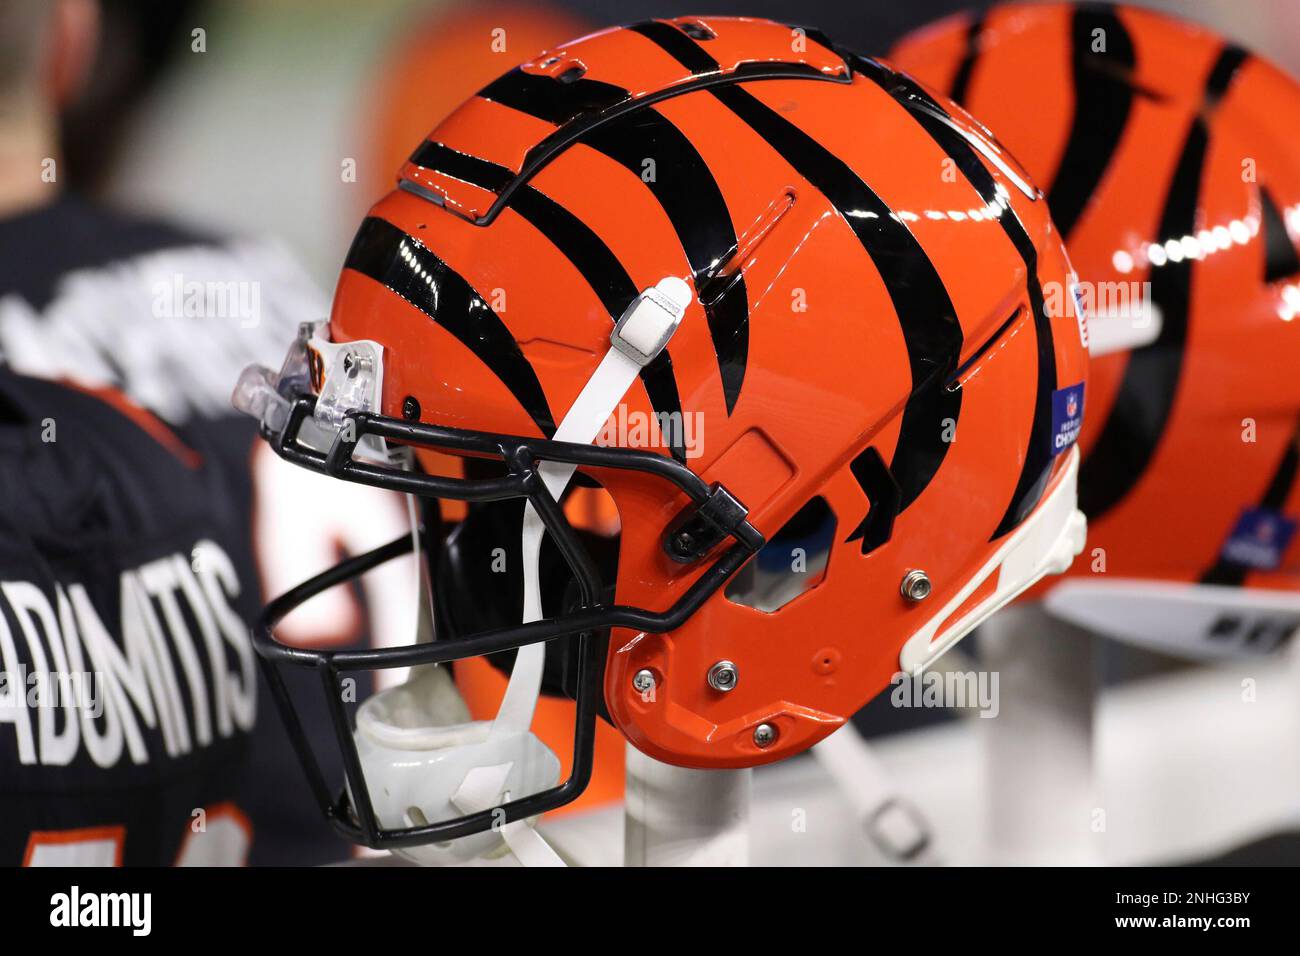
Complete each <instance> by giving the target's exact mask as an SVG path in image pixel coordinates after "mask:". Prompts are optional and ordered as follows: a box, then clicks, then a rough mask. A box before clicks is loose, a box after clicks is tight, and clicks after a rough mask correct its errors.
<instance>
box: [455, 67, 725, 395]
mask: <svg viewBox="0 0 1300 956" xmlns="http://www.w3.org/2000/svg"><path fill="white" fill-rule="evenodd" d="M515 73H519V77H515ZM511 77H515V78H514V79H510V78H511ZM523 78H526V79H523ZM504 80H510V82H509V83H503V82H502V81H504ZM502 81H497V82H496V83H493V84H490V85H489V86H487V87H485V88H484V89H483V91H482V92H480V94H479V95H480V96H482V97H483V98H484V99H489V100H492V101H493V102H496V103H500V104H502V105H503V106H508V107H510V108H511V109H514V110H518V111H519V112H521V113H527V114H529V115H530V116H533V117H536V118H537V119H541V120H545V121H546V122H548V123H554V124H556V125H563V124H564V123H568V122H570V121H572V120H574V119H576V118H579V117H581V116H583V115H584V114H588V113H591V112H593V111H596V110H600V109H608V108H609V107H611V106H614V105H617V104H618V103H621V102H624V101H625V100H629V99H631V94H630V93H628V91H627V90H624V89H622V88H620V87H617V86H613V85H611V84H608V83H599V82H598V81H596V80H585V79H582V80H577V81H575V82H572V83H562V82H561V81H559V80H557V79H552V78H550V77H536V76H532V75H530V74H527V73H522V72H521V71H515V72H512V73H508V74H506V76H505V77H503V78H502ZM588 83H591V84H597V87H598V89H597V88H592V89H586V88H584V84H588ZM539 88H540V89H544V90H545V91H546V92H545V93H544V94H541V95H539V94H538V89H539ZM575 88H576V89H575ZM597 94H598V95H597ZM577 141H578V142H581V143H583V144H584V145H586V146H590V147H591V148H592V149H595V150H597V151H598V152H600V153H603V154H604V155H605V156H607V157H608V158H610V159H612V160H614V161H615V162H617V163H618V164H620V165H621V166H623V167H624V168H626V169H627V170H628V172H630V173H631V174H632V175H634V176H635V177H636V178H637V179H638V180H639V181H640V182H641V183H643V184H644V185H645V186H646V188H647V189H649V190H650V193H651V195H652V196H653V197H654V199H655V201H656V202H658V203H659V205H660V207H661V208H662V209H663V211H664V214H665V215H666V216H667V217H668V221H669V222H670V223H671V224H672V227H673V231H674V232H675V233H676V234H677V240H678V242H680V243H681V245H682V250H683V252H684V253H685V254H686V261H687V263H688V264H689V265H690V269H691V272H692V273H693V275H694V278H695V287H696V288H697V289H699V288H700V287H701V286H703V285H704V283H705V282H706V281H707V280H708V279H710V278H712V276H713V274H714V273H715V272H716V270H717V269H718V267H719V266H721V265H722V264H723V263H724V262H726V261H727V259H728V258H729V257H730V256H731V255H732V253H733V252H734V251H735V249H736V247H737V245H738V242H737V240H736V227H735V225H734V224H733V223H732V221H731V212H730V210H729V209H728V208H727V203H726V200H725V199H724V198H723V196H722V190H721V189H719V188H718V183H717V180H715V179H714V178H713V173H712V171H711V170H710V169H709V166H708V164H707V163H706V162H705V161H704V159H703V158H702V157H701V156H700V154H699V152H698V151H697V150H696V149H695V147H694V145H693V144H692V143H691V141H690V140H689V139H688V138H687V137H686V136H685V135H684V134H683V133H682V132H681V130H679V129H678V128H677V127H676V126H675V125H673V124H672V123H671V122H669V120H668V119H667V118H665V117H664V115H663V114H662V113H660V112H659V111H658V110H655V109H653V108H651V107H650V106H644V107H642V108H640V109H636V110H633V111H631V112H628V113H624V114H622V115H620V116H617V117H615V118H613V119H611V120H610V121H609V122H605V123H600V124H597V125H594V126H593V127H592V128H591V129H589V130H587V131H586V132H584V133H582V134H581V136H579V138H578V140H577ZM647 159H653V160H654V161H655V163H656V167H657V168H656V174H655V175H654V176H652V177H651V178H650V179H649V180H647V179H646V178H645V176H644V175H643V173H644V172H645V169H644V165H643V164H644V163H645V161H646V160H647ZM661 170H662V171H663V175H660V174H659V172H660V171H661ZM502 188H504V186H503V187H502ZM502 188H498V189H496V190H494V191H496V192H498V193H500V192H501V191H502ZM702 304H703V305H704V314H705V317H706V318H707V320H708V324H709V335H710V337H711V338H712V340H713V350H714V354H715V355H716V356H717V360H718V373H719V375H720V377H721V379H722V394H723V398H724V399H725V401H726V406H727V414H728V415H730V414H731V412H732V411H733V410H734V409H735V407H736V401H737V400H738V399H739V397H740V389H741V386H742V385H743V384H744V379H745V367H746V364H747V362H748V352H749V307H748V295H747V293H746V289H745V281H744V277H743V276H738V277H737V281H736V282H735V284H734V285H732V286H731V287H729V288H728V290H727V294H726V295H724V296H722V297H720V298H719V299H718V300H717V301H715V302H711V303H702Z"/></svg>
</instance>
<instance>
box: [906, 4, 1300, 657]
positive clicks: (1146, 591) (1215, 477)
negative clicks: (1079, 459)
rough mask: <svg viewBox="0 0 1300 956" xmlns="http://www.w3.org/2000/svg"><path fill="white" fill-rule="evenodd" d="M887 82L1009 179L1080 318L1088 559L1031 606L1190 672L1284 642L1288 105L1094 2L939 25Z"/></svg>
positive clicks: (1013, 8) (1016, 8)
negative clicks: (921, 94)
mask: <svg viewBox="0 0 1300 956" xmlns="http://www.w3.org/2000/svg"><path fill="white" fill-rule="evenodd" d="M891 62H893V63H896V64H897V65H899V66H900V67H901V68H903V69H906V70H908V71H909V72H911V73H913V74H914V75H916V76H917V77H918V78H920V79H921V80H923V81H925V82H926V83H927V84H930V86H931V87H932V88H934V89H937V90H942V91H945V92H948V93H950V94H951V95H952V96H953V98H954V99H956V100H958V101H960V102H961V103H962V104H963V105H964V106H965V107H967V108H968V109H969V110H970V111H971V112H972V113H974V114H975V115H977V116H978V117H979V118H980V120H981V121H982V122H984V123H986V124H988V126H989V127H990V128H991V129H992V130H993V131H994V132H995V133H996V134H997V135H998V136H999V137H1000V138H1001V139H1002V141H1003V142H1005V143H1006V144H1007V146H1008V148H1010V149H1011V150H1013V151H1014V153H1015V155H1016V156H1017V158H1018V159H1020V160H1021V161H1022V162H1023V163H1024V164H1025V165H1026V167H1027V168H1028V169H1029V170H1030V172H1031V173H1032V174H1033V176H1034V177H1035V179H1036V180H1037V181H1038V182H1039V184H1040V185H1042V187H1043V188H1044V189H1045V190H1046V193H1047V200H1048V203H1049V204H1050V206H1051V210H1052V216H1053V218H1054V219H1055V221H1056V224H1057V225H1058V226H1059V227H1060V229H1061V232H1062V234H1063V235H1064V236H1065V239H1066V241H1067V243H1068V245H1069V249H1070V255H1071V258H1072V261H1073V263H1074V265H1075V267H1076V268H1077V269H1078V271H1079V275H1080V277H1081V279H1082V280H1083V281H1082V283H1081V290H1082V292H1083V294H1084V297H1085V299H1086V300H1088V301H1086V303H1085V304H1087V305H1090V306H1091V310H1092V311H1091V314H1090V316H1089V329H1090V334H1091V339H1092V347H1093V358H1094V361H1093V365H1092V372H1091V380H1090V382H1089V386H1088V390H1089V395H1088V417H1087V421H1086V423H1085V425H1084V429H1083V435H1082V437H1081V439H1080V446H1079V447H1080V451H1081V453H1082V455H1083V463H1082V466H1081V470H1080V476H1079V502H1080V505H1081V507H1082V508H1083V510H1084V511H1085V513H1086V514H1087V516H1088V522H1089V536H1088V547H1089V556H1088V560H1081V561H1079V562H1077V563H1076V564H1075V565H1074V567H1073V569H1072V571H1071V575H1072V576H1071V579H1070V580H1068V581H1064V582H1062V583H1060V584H1058V585H1056V586H1055V587H1054V589H1053V590H1051V592H1050V593H1049V595H1048V598H1047V600H1048V606H1049V608H1050V609H1052V610H1054V611H1055V612H1057V613H1059V614H1061V615H1063V616H1065V617H1067V618H1069V619H1071V620H1073V621H1075V622H1076V623H1079V624H1082V625H1085V626H1088V627H1091V628H1093V629H1095V630H1098V631H1101V632H1104V633H1110V634H1112V635H1114V636H1118V637H1124V638H1128V639H1130V640H1134V641H1140V642H1144V643H1155V644H1157V645H1158V646H1161V647H1165V648H1173V649H1179V650H1184V651H1190V652H1193V653H1197V654H1208V655H1221V654H1228V653H1235V652H1238V651H1250V650H1269V649H1272V648H1273V647H1275V646H1276V645H1277V644H1278V643H1279V642H1280V641H1281V640H1283V639H1284V638H1285V637H1286V636H1287V635H1288V634H1289V633H1290V632H1291V631H1293V630H1294V629H1295V627H1296V626H1298V625H1300V547H1298V545H1300V541H1297V536H1296V534H1295V531H1296V524H1297V519H1300V480H1297V458H1298V449H1297V443H1298V442H1300V376H1297V374H1296V372H1297V369H1300V321H1298V320H1297V319H1296V316H1297V314H1300V256H1298V255H1297V252H1296V241H1297V237H1300V161H1298V160H1297V158H1296V153H1295V147H1294V139H1295V131H1296V129H1297V128H1298V127H1300V86H1297V84H1296V82H1295V81H1294V80H1292V79H1291V78H1290V77H1288V76H1286V75H1285V74H1283V73H1282V72H1280V71H1279V70H1278V69H1276V68H1274V67H1273V66H1272V65H1270V64H1269V63H1267V62H1265V61H1263V60H1261V59H1259V58H1258V57H1256V56H1254V55H1252V54H1251V53H1249V52H1248V51H1246V50H1244V49H1242V48H1240V47H1238V46H1236V45H1234V44H1233V43H1232V42H1230V41H1228V40H1225V39H1224V38H1222V37H1220V36H1216V35H1215V34H1214V33H1212V32H1210V31H1208V30H1206V29H1203V28H1201V27H1199V26H1195V25H1193V24H1190V23H1185V22H1182V21H1179V20H1176V19H1171V18H1169V17H1165V16H1162V15H1159V14H1156V13H1152V12H1150V11H1147V10H1142V9H1137V8H1133V7H1122V6H1114V7H1112V6H1106V5H1100V4H1081V5H1074V4H1050V5H1040V4H1012V5H1008V6H1004V7H996V8H994V9H992V10H990V11H988V12H987V13H986V14H983V15H963V16H959V17H954V18H951V19H948V20H945V21H942V22H940V23H938V24H935V25H933V26H931V27H928V28H926V29H923V30H921V31H919V32H917V33H916V34H913V35H912V36H911V37H908V38H905V39H904V40H902V41H901V42H900V43H899V45H898V46H897V47H896V48H895V50H894V51H893V53H892V54H891ZM1188 585H1191V587H1189V586H1188Z"/></svg>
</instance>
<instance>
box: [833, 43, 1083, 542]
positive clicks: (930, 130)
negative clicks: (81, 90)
mask: <svg viewBox="0 0 1300 956" xmlns="http://www.w3.org/2000/svg"><path fill="white" fill-rule="evenodd" d="M852 62H853V67H854V69H855V71H857V72H858V73H860V74H862V75H864V76H866V77H868V78H870V79H871V80H872V82H874V83H876V84H877V85H878V86H880V87H881V88H882V89H884V90H885V91H886V92H888V93H890V94H891V95H892V96H894V97H895V98H896V99H898V101H899V104H900V105H901V106H903V107H904V108H906V109H907V110H908V112H909V114H910V115H911V116H912V118H913V119H915V120H916V122H917V123H918V124H919V125H920V126H921V128H922V129H923V130H924V131H925V132H926V133H927V134H928V135H929V136H930V138H931V139H933V140H934V141H935V143H936V144H937V145H938V146H939V148H940V149H942V150H943V151H944V152H945V153H946V154H947V155H948V157H949V158H950V159H952V160H953V162H954V163H955V164H956V165H957V168H958V169H959V170H960V171H961V173H962V175H963V176H964V177H965V178H966V180H967V181H968V182H969V183H970V184H971V186H973V187H974V188H975V191H976V192H977V193H979V196H980V198H981V199H982V200H984V203H985V205H986V206H988V207H990V208H998V209H1000V210H1001V212H1000V214H999V215H998V216H997V217H996V219H997V223H998V225H999V226H1001V228H1002V231H1003V232H1004V233H1005V234H1006V236H1007V238H1008V239H1009V240H1010V241H1011V245H1012V246H1013V247H1014V248H1015V250H1016V253H1017V254H1018V255H1019V256H1020V259H1021V261H1023V262H1024V264H1025V292H1026V295H1027V296H1028V298H1029V308H1030V313H1031V315H1032V317H1033V320H1034V335H1035V340H1036V348H1037V352H1038V373H1037V380H1036V384H1035V388H1034V415H1033V419H1032V421H1031V423H1030V426H1029V444H1028V446H1027V447H1026V448H1025V461H1024V464H1023V465H1022V466H1021V469H1020V477H1019V478H1018V479H1017V480H1016V487H1015V491H1013V492H1012V495H1011V501H1010V502H1009V503H1008V505H1007V509H1006V512H1005V513H1004V514H1003V516H1002V520H1001V521H999V522H998V526H997V528H996V530H995V531H994V532H993V535H992V536H991V538H990V540H996V539H998V538H1000V537H1002V536H1003V535H1005V534H1006V533H1007V532H1009V531H1012V530H1013V529H1015V528H1016V527H1018V526H1019V525H1020V523H1021V522H1022V521H1024V520H1025V518H1027V517H1028V516H1029V514H1030V513H1031V512H1032V511H1033V510H1034V508H1035V507H1037V505H1038V502H1039V501H1040V500H1042V497H1043V492H1044V491H1045V490H1046V489H1047V481H1048V478H1050V477H1051V473H1052V463H1053V459H1054V456H1053V454H1052V435H1051V431H1052V393H1053V392H1054V391H1055V390H1056V388H1057V386H1058V382H1057V374H1056V344H1055V341H1054V338H1053V335H1052V320H1051V316H1049V315H1048V313H1047V303H1046V300H1045V296H1044V295H1043V286H1042V282H1041V280H1040V279H1039V276H1038V248H1037V247H1036V246H1035V245H1034V241H1033V239H1032V238H1031V237H1030V235H1029V233H1028V231H1027V230H1026V229H1025V225H1024V223H1023V222H1022V221H1021V220H1020V216H1019V215H1018V214H1017V213H1016V210H1015V207H1014V206H1012V205H1011V203H1010V202H1009V201H1007V200H1006V199H1004V198H1003V196H1002V195H1001V194H1000V193H999V190H998V183H997V181H996V180H995V179H994V178H993V174H992V173H990V172H989V170H988V167H987V166H985V165H984V162H983V160H981V159H980V156H979V153H978V152H977V151H976V149H975V147H974V146H972V145H971V144H970V143H969V142H968V141H967V140H966V138H965V137H964V136H962V135H961V133H959V132H958V131H957V130H955V129H953V128H952V127H951V126H949V125H948V124H947V123H945V122H943V120H941V119H940V118H939V117H940V116H946V115H948V114H947V113H946V111H944V110H943V108H942V107H941V106H940V105H939V104H938V103H937V102H936V101H935V99H934V98H933V97H932V96H930V95H929V94H928V93H926V92H925V91H924V90H923V89H921V87H919V86H917V85H916V83H914V82H913V81H912V80H911V79H910V78H908V77H907V76H905V75H903V74H901V73H895V72H893V71H892V70H888V69H886V68H885V67H884V66H883V65H881V64H879V63H877V62H875V61H874V60H868V59H865V58H861V57H858V58H855V59H853V61H852ZM918 107H920V108H918Z"/></svg>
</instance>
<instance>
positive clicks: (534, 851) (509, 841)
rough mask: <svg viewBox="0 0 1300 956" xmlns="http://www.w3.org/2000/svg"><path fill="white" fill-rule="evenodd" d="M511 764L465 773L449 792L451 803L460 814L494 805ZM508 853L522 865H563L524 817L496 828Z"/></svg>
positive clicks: (476, 769)
mask: <svg viewBox="0 0 1300 956" xmlns="http://www.w3.org/2000/svg"><path fill="white" fill-rule="evenodd" d="M511 766H512V764H508V763H503V764H497V765H496V766H495V767H474V768H473V769H472V770H470V772H469V773H467V774H466V775H465V781H464V782H463V783H462V784H461V785H460V789H459V790H457V791H456V792H455V793H454V794H452V798H451V802H452V803H454V804H455V805H456V808H457V809H458V810H460V812H461V813H478V812H479V811H481V810H486V809H487V808H489V807H492V806H495V805H496V804H497V802H498V800H499V799H500V796H501V788H502V787H504V786H505V785H506V777H507V776H508V775H509V774H510V768H511ZM497 832H498V833H500V834H501V839H502V840H504V841H505V844H506V846H508V847H510V852H511V853H513V854H514V855H515V858H516V859H517V860H519V862H520V863H522V864H523V865H524V866H565V865H566V864H565V862H564V860H562V859H561V858H560V855H559V854H558V853H556V852H555V850H554V849H553V848H552V847H551V845H550V844H549V843H547V842H546V840H545V838H543V837H542V835H541V834H540V833H538V832H537V831H536V830H534V829H533V828H532V825H531V824H529V822H528V821H527V820H515V821H513V822H511V823H507V824H505V826H502V827H499V828H498V830H497Z"/></svg>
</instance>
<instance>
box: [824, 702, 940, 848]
mask: <svg viewBox="0 0 1300 956" xmlns="http://www.w3.org/2000/svg"><path fill="white" fill-rule="evenodd" d="M812 752H813V755H814V756H815V757H816V758H817V761H818V763H820V764H821V765H822V767H823V769H825V770H826V771H827V773H829V774H830V775H831V779H832V780H834V781H835V784H836V786H838V787H839V789H840V792H841V793H842V794H843V795H844V796H845V797H846V798H847V799H848V801H849V802H850V804H852V806H853V812H854V813H855V814H856V816H857V818H858V821H859V822H860V823H861V825H862V828H863V829H864V830H865V831H866V833H867V836H868V837H869V838H870V839H871V842H872V843H873V844H874V845H875V846H876V847H877V848H878V849H879V850H880V851H881V852H882V853H884V854H885V856H887V857H889V859H890V860H891V861H893V862H895V863H911V864H931V865H932V864H934V863H937V862H938V860H937V858H936V854H935V851H934V835H933V831H932V830H931V829H930V826H929V824H928V823H927V821H926V819H925V817H923V816H922V815H921V812H920V811H919V810H918V809H917V808H916V806H915V805H914V804H913V803H912V802H911V801H909V800H908V799H907V798H906V797H904V796H903V795H902V794H901V793H899V791H898V789H897V788H896V787H895V786H894V781H893V779H892V778H891V777H890V774H889V771H888V770H887V769H886V768H885V765H884V764H883V763H882V762H881V760H880V758H879V757H877V756H876V754H875V752H874V751H873V750H872V748H871V745H870V744H869V743H867V741H866V740H864V739H863V738H862V735H861V734H859V733H858V732H857V730H856V728H854V726H853V725H852V724H845V725H844V726H843V727H841V728H840V729H839V730H837V731H835V733H833V734H831V735H830V736H829V737H827V738H826V739H825V740H823V741H822V742H821V743H819V744H817V745H816V746H815V747H813V749H812Z"/></svg>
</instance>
